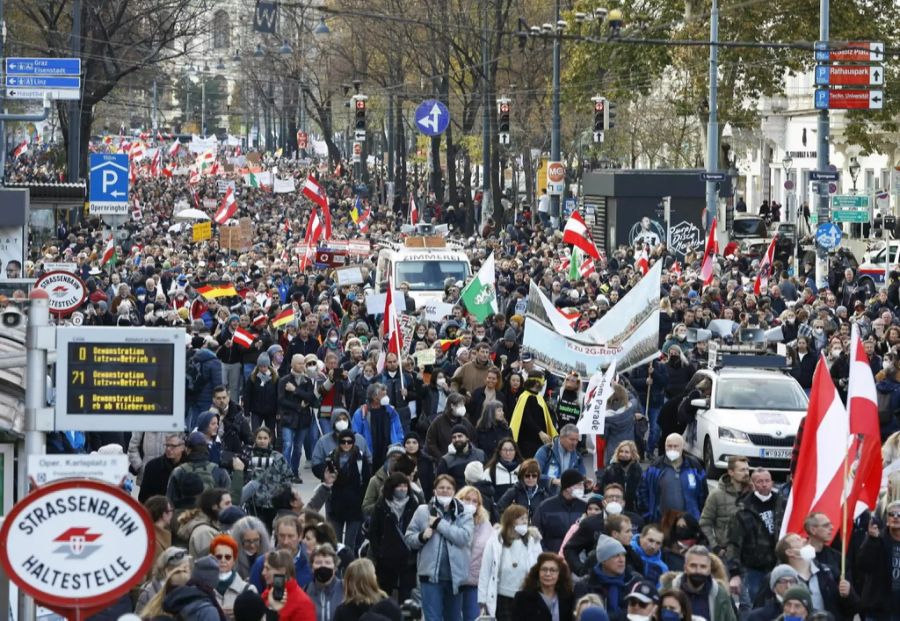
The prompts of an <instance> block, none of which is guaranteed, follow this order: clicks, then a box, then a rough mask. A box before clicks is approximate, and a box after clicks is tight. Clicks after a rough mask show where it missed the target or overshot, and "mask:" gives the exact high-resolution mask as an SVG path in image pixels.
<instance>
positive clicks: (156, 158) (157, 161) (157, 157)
mask: <svg viewBox="0 0 900 621" xmlns="http://www.w3.org/2000/svg"><path fill="white" fill-rule="evenodd" d="M161 164H162V155H161V154H160V152H159V149H156V151H154V153H153V157H152V158H151V159H150V174H151V175H153V176H154V177H159V175H160V172H161V171H160V165H161Z"/></svg>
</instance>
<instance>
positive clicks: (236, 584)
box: [209, 535, 256, 620]
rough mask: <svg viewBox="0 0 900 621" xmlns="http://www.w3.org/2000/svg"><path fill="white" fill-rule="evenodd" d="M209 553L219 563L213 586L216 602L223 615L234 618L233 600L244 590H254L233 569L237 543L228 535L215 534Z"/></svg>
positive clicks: (230, 618)
mask: <svg viewBox="0 0 900 621" xmlns="http://www.w3.org/2000/svg"><path fill="white" fill-rule="evenodd" d="M209 553H210V554H211V555H212V556H213V558H215V559H216V562H218V564H219V584H217V585H216V588H215V597H216V602H217V603H218V604H219V606H220V607H221V608H222V610H223V611H225V617H226V618H227V619H229V620H233V619H234V600H235V599H237V596H238V595H240V594H241V593H243V592H244V590H251V591H256V587H254V586H253V585H252V584H248V583H247V582H245V581H244V579H243V578H241V577H240V576H239V575H238V573H237V572H236V571H235V565H236V563H237V555H238V544H237V542H236V541H235V540H234V539H233V538H232V537H231V536H230V535H217V536H216V537H214V538H213V540H212V541H211V542H210V544H209Z"/></svg>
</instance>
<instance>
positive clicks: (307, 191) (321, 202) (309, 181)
mask: <svg viewBox="0 0 900 621" xmlns="http://www.w3.org/2000/svg"><path fill="white" fill-rule="evenodd" d="M303 196H305V197H306V198H308V199H309V200H311V201H312V202H314V203H315V204H316V205H318V206H319V207H321V208H322V216H323V219H324V223H323V224H324V229H323V232H324V235H325V239H331V209H329V208H328V196H327V195H326V194H325V188H323V187H322V186H321V185H319V182H318V181H316V179H315V177H313V176H312V175H309V176H308V177H306V180H305V181H304V182H303Z"/></svg>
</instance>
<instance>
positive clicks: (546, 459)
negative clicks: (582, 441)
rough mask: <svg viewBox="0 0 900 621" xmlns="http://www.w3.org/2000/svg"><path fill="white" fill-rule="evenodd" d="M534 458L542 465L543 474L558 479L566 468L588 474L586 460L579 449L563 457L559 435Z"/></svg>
mask: <svg viewBox="0 0 900 621" xmlns="http://www.w3.org/2000/svg"><path fill="white" fill-rule="evenodd" d="M534 458H535V459H536V460H537V463H538V464H539V465H540V467H541V474H543V475H545V476H548V477H550V478H551V479H558V478H559V476H560V475H561V474H562V473H563V472H564V471H566V470H569V469H574V470H577V471H578V472H580V473H581V476H586V474H587V473H586V472H585V469H584V460H583V459H582V458H581V454H580V453H579V452H578V450H577V449H576V450H574V451H572V452H571V453H570V454H569V455H568V458H567V459H566V458H564V457H563V450H562V447H561V446H560V445H559V437H558V436H557V437H555V438H553V441H552V442H551V443H550V444H545V445H544V446H542V447H541V448H539V449H538V451H537V453H535V454H534Z"/></svg>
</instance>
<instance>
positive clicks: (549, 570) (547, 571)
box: [541, 567, 559, 574]
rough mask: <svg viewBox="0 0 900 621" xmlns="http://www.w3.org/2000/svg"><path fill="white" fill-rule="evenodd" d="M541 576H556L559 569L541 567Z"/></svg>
mask: <svg viewBox="0 0 900 621" xmlns="http://www.w3.org/2000/svg"><path fill="white" fill-rule="evenodd" d="M541 573H542V574H558V573H559V567H541Z"/></svg>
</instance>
